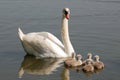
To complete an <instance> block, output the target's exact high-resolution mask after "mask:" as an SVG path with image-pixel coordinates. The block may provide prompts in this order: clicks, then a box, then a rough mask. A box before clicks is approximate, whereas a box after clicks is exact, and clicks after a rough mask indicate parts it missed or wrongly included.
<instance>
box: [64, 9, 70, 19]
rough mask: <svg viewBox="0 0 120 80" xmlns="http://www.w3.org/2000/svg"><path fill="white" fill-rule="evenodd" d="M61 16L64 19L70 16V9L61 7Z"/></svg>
mask: <svg viewBox="0 0 120 80" xmlns="http://www.w3.org/2000/svg"><path fill="white" fill-rule="evenodd" d="M63 17H64V18H66V19H69V18H70V9H69V8H64V9H63Z"/></svg>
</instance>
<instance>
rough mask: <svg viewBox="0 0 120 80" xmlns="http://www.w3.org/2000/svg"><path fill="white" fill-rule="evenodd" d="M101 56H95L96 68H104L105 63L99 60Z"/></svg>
mask: <svg viewBox="0 0 120 80" xmlns="http://www.w3.org/2000/svg"><path fill="white" fill-rule="evenodd" d="M99 59H100V57H99V56H98V55H96V56H95V62H94V67H95V69H103V68H104V63H103V62H101V61H99Z"/></svg>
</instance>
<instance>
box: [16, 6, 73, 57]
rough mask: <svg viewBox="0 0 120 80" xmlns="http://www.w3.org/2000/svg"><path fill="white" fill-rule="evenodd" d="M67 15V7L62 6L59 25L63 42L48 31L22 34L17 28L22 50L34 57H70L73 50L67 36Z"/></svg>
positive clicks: (68, 11)
mask: <svg viewBox="0 0 120 80" xmlns="http://www.w3.org/2000/svg"><path fill="white" fill-rule="evenodd" d="M69 15H70V10H69V8H64V9H63V17H62V26H61V36H62V41H63V44H62V43H61V41H60V40H59V39H57V38H56V37H55V36H54V35H53V34H51V33H49V32H32V33H28V34H24V33H23V32H22V30H21V29H20V28H18V34H19V38H20V40H21V42H22V45H23V47H24V50H25V51H26V52H27V53H28V54H32V55H35V56H36V57H58V58H60V57H70V56H71V55H72V53H75V52H74V49H73V46H72V44H71V41H70V38H69V30H68V19H69Z"/></svg>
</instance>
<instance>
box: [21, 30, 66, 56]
mask: <svg viewBox="0 0 120 80" xmlns="http://www.w3.org/2000/svg"><path fill="white" fill-rule="evenodd" d="M48 35H49V34H48V33H44V34H43V32H42V33H29V34H27V35H25V36H24V37H23V41H22V44H23V47H24V48H25V51H26V52H28V53H29V54H33V55H35V56H40V57H67V54H66V53H65V52H64V49H62V48H63V47H62V46H61V45H60V44H59V43H55V42H56V41H55V40H53V39H56V38H52V37H53V36H51V35H50V36H48ZM61 44H62V43H61ZM60 46H61V47H62V48H61V47H60Z"/></svg>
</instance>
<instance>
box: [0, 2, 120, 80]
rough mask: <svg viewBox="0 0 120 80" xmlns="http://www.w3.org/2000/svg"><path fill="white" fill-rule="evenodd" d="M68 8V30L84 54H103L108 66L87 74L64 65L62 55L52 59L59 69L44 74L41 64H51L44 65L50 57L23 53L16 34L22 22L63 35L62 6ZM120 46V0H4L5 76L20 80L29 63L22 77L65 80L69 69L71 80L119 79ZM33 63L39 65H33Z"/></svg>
mask: <svg viewBox="0 0 120 80" xmlns="http://www.w3.org/2000/svg"><path fill="white" fill-rule="evenodd" d="M64 7H69V8H70V9H71V18H70V21H69V30H70V38H71V41H72V44H73V46H74V48H75V51H76V53H81V54H82V56H83V57H84V58H86V54H87V53H88V52H91V53H93V55H95V54H98V55H100V56H101V60H102V61H103V62H104V63H105V69H104V70H102V71H100V72H99V73H94V74H92V75H91V76H89V77H87V76H86V74H84V73H83V72H79V73H77V72H76V71H75V70H70V71H69V70H66V69H64V67H63V65H62V63H60V62H61V60H60V62H59V60H55V61H54V60H47V61H51V64H52V63H55V64H56V65H58V66H59V67H58V66H57V67H56V66H55V67H53V68H55V70H54V69H53V71H51V72H52V73H51V72H50V74H45V73H44V74H42V73H41V74H40V72H39V71H40V69H41V67H39V66H43V67H42V69H43V68H44V65H45V67H46V66H47V65H49V64H50V63H49V62H48V64H47V62H45V63H46V64H39V63H40V62H41V63H42V62H44V61H46V60H42V61H41V60H36V59H34V58H33V57H32V58H31V57H30V58H29V56H28V57H24V56H25V55H26V53H25V52H24V50H23V48H22V46H21V43H20V41H19V39H18V35H17V28H18V27H20V24H22V27H21V28H22V30H23V31H24V33H28V32H34V31H36V32H37V31H48V32H51V33H53V34H54V35H56V36H57V37H58V38H59V39H60V38H61V37H60V25H61V22H60V21H61V10H62V9H63V8H64ZM119 48H120V0H67V1H65V0H34V1H33V0H0V79H2V80H19V78H18V77H19V76H18V72H19V70H20V69H21V67H25V68H24V69H25V73H24V74H23V76H22V78H21V80H48V79H49V80H64V79H63V78H64V77H65V76H64V74H67V77H68V79H69V80H73V79H75V80H119V79H120V78H119V76H120V74H119V72H120V69H119V67H120V62H119V61H120V49H119ZM26 60H27V61H26ZM24 61H25V62H24ZM57 61H58V62H57ZM27 62H28V63H27ZM30 62H31V63H30ZM23 63H24V65H23ZM35 63H36V64H35ZM59 63H60V64H59ZM32 65H35V66H34V67H29V66H32ZM51 66H54V65H51ZM31 68H32V69H31ZM46 69H47V67H46ZM30 70H31V71H30ZM43 70H44V69H43ZM35 72H36V73H35ZM37 72H38V73H39V75H37ZM34 73H35V74H34ZM68 74H69V76H68ZM66 80H67V79H66Z"/></svg>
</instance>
